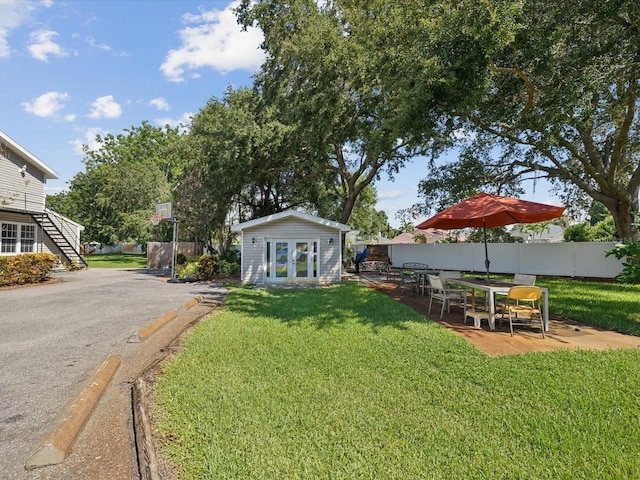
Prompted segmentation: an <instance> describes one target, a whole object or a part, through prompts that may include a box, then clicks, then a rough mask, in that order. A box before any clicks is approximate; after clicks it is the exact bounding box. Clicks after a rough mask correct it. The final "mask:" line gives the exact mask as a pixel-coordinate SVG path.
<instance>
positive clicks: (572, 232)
mask: <svg viewBox="0 0 640 480" xmlns="http://www.w3.org/2000/svg"><path fill="white" fill-rule="evenodd" d="M563 238H564V241H565V242H615V241H616V240H618V234H617V231H616V226H615V224H614V222H613V217H612V216H611V215H606V216H605V218H604V220H600V221H599V222H597V223H596V224H595V225H593V226H589V223H587V222H584V223H581V224H575V225H569V226H568V227H566V228H565V230H564V233H563Z"/></svg>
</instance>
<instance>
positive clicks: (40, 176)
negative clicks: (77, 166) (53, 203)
mask: <svg viewBox="0 0 640 480" xmlns="http://www.w3.org/2000/svg"><path fill="white" fill-rule="evenodd" d="M56 178H58V177H57V176H56V173H55V172H54V171H53V170H52V169H51V168H50V167H48V166H47V165H45V163H44V162H42V161H41V160H40V159H38V158H37V157H36V156H35V155H33V154H32V153H30V152H29V151H28V150H26V149H25V148H24V147H22V146H21V145H20V144H18V143H17V142H16V141H14V140H13V139H12V138H11V137H9V136H8V135H7V134H5V133H4V132H2V131H0V255H17V254H20V253H43V252H49V253H53V254H54V255H57V256H58V257H59V258H60V261H61V262H62V263H80V264H82V265H86V263H85V261H84V259H83V258H82V256H81V255H80V232H81V231H82V230H83V229H84V227H83V226H82V225H79V224H77V223H76V222H73V221H71V220H69V219H68V218H65V217H63V216H62V215H59V214H57V213H55V212H53V211H52V210H49V209H48V208H46V206H45V194H44V186H45V183H46V182H47V180H49V179H52V180H53V179H56Z"/></svg>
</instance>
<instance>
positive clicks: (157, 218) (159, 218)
mask: <svg viewBox="0 0 640 480" xmlns="http://www.w3.org/2000/svg"><path fill="white" fill-rule="evenodd" d="M149 220H151V224H152V225H159V224H160V222H161V221H162V220H164V217H163V216H162V215H156V214H155V213H154V214H152V215H149Z"/></svg>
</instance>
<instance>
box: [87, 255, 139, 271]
mask: <svg viewBox="0 0 640 480" xmlns="http://www.w3.org/2000/svg"><path fill="white" fill-rule="evenodd" d="M84 259H85V261H86V262H87V265H88V266H89V268H146V266H147V256H146V255H144V254H132V253H104V254H98V255H85V257H84Z"/></svg>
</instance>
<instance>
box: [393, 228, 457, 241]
mask: <svg viewBox="0 0 640 480" xmlns="http://www.w3.org/2000/svg"><path fill="white" fill-rule="evenodd" d="M420 234H422V235H424V236H425V238H426V240H427V242H426V243H435V242H437V241H439V240H442V239H443V238H447V234H446V233H445V232H443V231H442V230H436V229H433V228H430V229H427V230H414V231H413V232H404V233H401V234H400V235H398V236H397V237H395V238H394V239H393V240H391V243H416V242H415V237H416V235H420Z"/></svg>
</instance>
